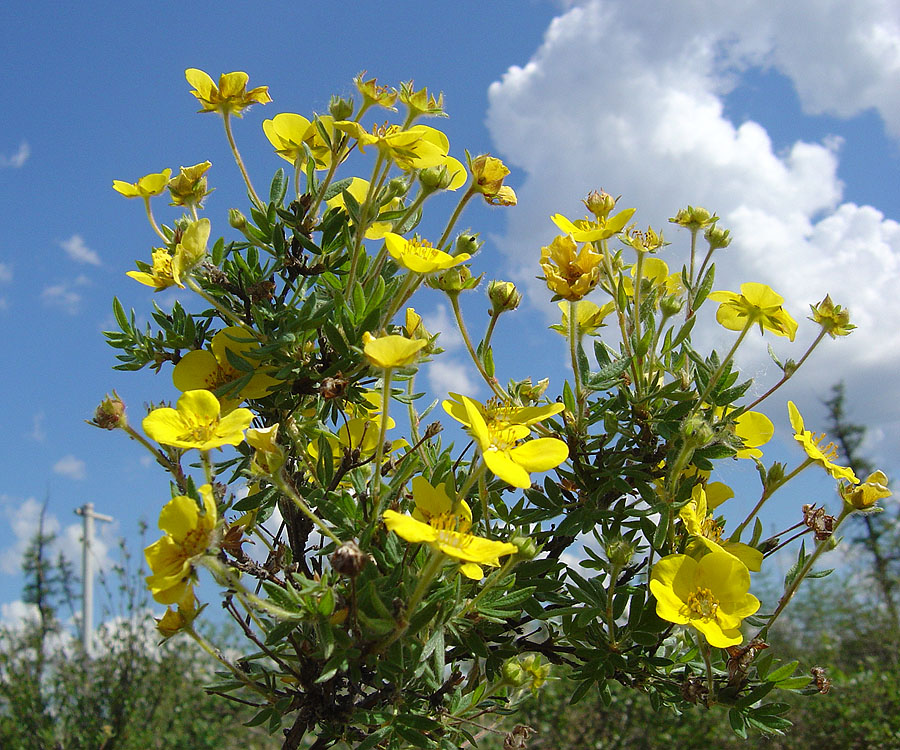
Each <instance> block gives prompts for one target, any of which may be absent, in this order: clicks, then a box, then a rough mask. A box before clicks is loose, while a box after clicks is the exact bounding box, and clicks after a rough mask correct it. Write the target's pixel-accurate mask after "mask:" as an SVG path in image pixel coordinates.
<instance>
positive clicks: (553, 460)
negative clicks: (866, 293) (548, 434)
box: [444, 396, 569, 489]
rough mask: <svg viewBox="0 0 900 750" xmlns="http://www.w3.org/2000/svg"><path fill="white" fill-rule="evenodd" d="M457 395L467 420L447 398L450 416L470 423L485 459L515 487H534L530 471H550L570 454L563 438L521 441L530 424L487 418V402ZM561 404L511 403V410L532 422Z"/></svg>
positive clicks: (500, 475) (528, 431) (548, 414)
mask: <svg viewBox="0 0 900 750" xmlns="http://www.w3.org/2000/svg"><path fill="white" fill-rule="evenodd" d="M458 398H459V399H460V401H461V403H462V406H463V407H464V409H465V419H464V420H463V419H460V417H459V416H457V414H454V412H455V411H457V412H458V407H457V406H455V405H454V402H452V401H444V409H445V410H446V411H447V413H448V414H450V416H452V417H454V418H455V419H459V421H461V422H463V424H465V425H467V426H468V428H469V431H470V432H471V433H472V436H473V437H474V438H475V440H476V441H477V442H478V447H479V448H480V449H481V453H482V456H483V457H484V463H485V464H486V465H487V467H488V468H489V469H490V470H491V471H492V472H494V474H496V475H497V476H498V477H500V479H502V480H503V481H504V482H507V483H508V484H511V485H512V486H513V487H519V488H521V489H527V488H528V487H531V476H530V473H531V472H533V471H549V470H550V469H553V468H555V467H557V466H559V465H560V464H561V463H562V462H563V461H565V460H566V459H567V458H568V457H569V448H568V446H567V445H566V444H565V443H564V442H563V441H562V440H557V439H556V438H538V439H537V440H529V441H528V442H524V443H523V442H522V441H523V440H524V439H525V438H526V437H528V435H529V434H530V432H531V430H530V429H529V427H528V425H527V424H523V423H522V422H521V421H519V422H513V421H512V420H510V421H504V420H503V419H498V418H494V419H491V420H490V421H485V417H484V414H485V407H484V406H482V405H481V404H479V403H478V402H477V401H473V400H472V399H470V398H467V397H466V396H458ZM561 406H562V404H554V405H552V406H546V407H540V406H532V407H512V409H511V410H510V414H511V415H512V414H515V415H517V417H518V418H519V419H521V420H525V419H529V420H530V423H533V422H537V421H540V420H541V419H545V418H546V417H547V416H550V413H558V411H559V409H558V407H561ZM550 410H555V411H552V412H551V411H550ZM526 415H527V416H526Z"/></svg>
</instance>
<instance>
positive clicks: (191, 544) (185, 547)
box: [181, 527, 207, 558]
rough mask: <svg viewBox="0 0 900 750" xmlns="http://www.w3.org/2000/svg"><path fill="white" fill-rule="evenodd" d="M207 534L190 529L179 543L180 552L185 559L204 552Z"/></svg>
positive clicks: (196, 529)
mask: <svg viewBox="0 0 900 750" xmlns="http://www.w3.org/2000/svg"><path fill="white" fill-rule="evenodd" d="M206 547H207V534H206V530H205V529H202V528H199V527H198V528H194V529H191V530H190V531H189V532H188V533H187V534H185V536H184V539H183V540H182V541H181V550H182V552H183V554H184V556H185V558H190V557H196V556H197V555H200V554H202V553H203V552H205V551H206Z"/></svg>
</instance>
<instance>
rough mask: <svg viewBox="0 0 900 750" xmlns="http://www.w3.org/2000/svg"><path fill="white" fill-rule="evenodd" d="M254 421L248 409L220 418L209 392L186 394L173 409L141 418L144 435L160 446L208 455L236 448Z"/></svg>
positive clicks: (218, 409) (217, 402) (215, 403)
mask: <svg viewBox="0 0 900 750" xmlns="http://www.w3.org/2000/svg"><path fill="white" fill-rule="evenodd" d="M252 421H253V412H251V411H250V410H249V409H235V410H234V411H232V412H231V413H230V414H227V415H226V416H224V417H221V418H220V407H219V400H218V399H217V398H216V397H215V396H214V395H213V394H212V393H210V392H209V391H204V390H196V391H186V392H185V393H183V394H181V398H179V399H178V403H177V404H176V408H175V409H172V408H170V407H164V408H162V409H154V410H153V411H151V412H150V413H149V414H148V415H147V416H146V417H144V421H143V423H142V424H143V427H144V432H146V433H147V435H149V436H150V438H151V439H153V440H155V441H156V442H158V443H162V444H163V445H171V446H174V447H176V448H198V449H199V450H201V451H208V450H210V449H212V448H219V447H221V446H223V445H238V444H240V443H242V442H243V440H244V430H246V429H247V428H248V427H249V426H250V422H252Z"/></svg>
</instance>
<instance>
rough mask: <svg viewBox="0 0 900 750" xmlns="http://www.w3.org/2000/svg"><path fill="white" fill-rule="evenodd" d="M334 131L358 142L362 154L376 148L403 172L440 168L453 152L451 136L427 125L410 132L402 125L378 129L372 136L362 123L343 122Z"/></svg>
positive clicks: (335, 125)
mask: <svg viewBox="0 0 900 750" xmlns="http://www.w3.org/2000/svg"><path fill="white" fill-rule="evenodd" d="M334 127H335V128H337V129H338V130H340V131H342V132H344V133H347V135H349V136H351V137H352V138H355V139H356V141H357V143H359V150H360V151H363V152H364V151H365V149H366V147H367V146H375V148H377V149H378V150H379V152H380V153H381V154H382V155H383V156H384V157H385V158H387V159H390V160H391V161H393V162H394V163H395V164H396V165H397V166H398V167H399V168H400V169H402V170H409V169H425V168H426V167H436V166H439V165H440V164H443V163H445V159H446V157H447V155H448V153H449V151H450V141H449V140H448V139H447V136H446V135H445V134H444V133H442V132H441V131H440V130H438V129H437V128H431V127H428V126H427V125H413V126H412V127H411V128H407V129H406V130H403V129H402V128H401V127H400V126H399V125H383V126H381V127H379V126H377V125H376V126H375V127H373V129H372V132H371V133H370V132H369V131H367V130H366V129H365V128H364V127H363V126H362V125H360V124H359V123H358V122H353V121H350V120H340V121H338V122H336V123H334Z"/></svg>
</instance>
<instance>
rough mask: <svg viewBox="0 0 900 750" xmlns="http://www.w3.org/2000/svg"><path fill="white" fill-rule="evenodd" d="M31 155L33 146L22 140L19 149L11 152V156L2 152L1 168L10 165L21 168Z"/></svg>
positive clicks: (13, 167)
mask: <svg viewBox="0 0 900 750" xmlns="http://www.w3.org/2000/svg"><path fill="white" fill-rule="evenodd" d="M29 156H31V146H29V145H28V142H27V141H22V142H21V143H20V144H19V150H18V151H16V152H15V153H13V154H10V155H9V156H7V155H6V154H0V168H4V167H10V168H12V169H19V168H20V167H22V166H24V165H25V162H26V161H28V157H29Z"/></svg>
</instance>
